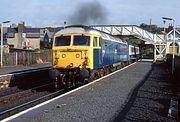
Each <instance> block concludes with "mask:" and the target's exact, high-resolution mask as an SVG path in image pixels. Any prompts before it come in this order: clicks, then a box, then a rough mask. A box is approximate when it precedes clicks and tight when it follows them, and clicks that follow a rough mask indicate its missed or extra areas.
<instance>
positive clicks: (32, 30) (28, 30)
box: [23, 28, 40, 33]
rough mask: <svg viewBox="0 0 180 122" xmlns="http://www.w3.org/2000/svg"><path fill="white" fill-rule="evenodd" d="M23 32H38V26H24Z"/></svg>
mask: <svg viewBox="0 0 180 122" xmlns="http://www.w3.org/2000/svg"><path fill="white" fill-rule="evenodd" d="M23 33H40V28H24V29H23Z"/></svg>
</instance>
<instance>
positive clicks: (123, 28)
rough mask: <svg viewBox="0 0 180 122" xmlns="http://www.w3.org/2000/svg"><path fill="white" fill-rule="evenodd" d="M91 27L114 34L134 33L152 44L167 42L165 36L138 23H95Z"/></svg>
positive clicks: (133, 34)
mask: <svg viewBox="0 0 180 122" xmlns="http://www.w3.org/2000/svg"><path fill="white" fill-rule="evenodd" d="M91 27H93V28H95V29H97V30H100V31H104V32H106V33H109V34H112V35H132V36H135V37H137V38H139V39H141V40H143V41H145V42H148V43H150V44H155V43H164V42H165V39H164V36H162V35H158V34H153V33H151V32H148V31H146V30H143V29H142V28H140V27H138V26H136V25H93V26H91Z"/></svg>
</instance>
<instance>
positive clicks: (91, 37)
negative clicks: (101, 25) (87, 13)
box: [49, 26, 139, 86]
mask: <svg viewBox="0 0 180 122" xmlns="http://www.w3.org/2000/svg"><path fill="white" fill-rule="evenodd" d="M135 52H136V53H135ZM138 55H139V48H138V47H134V46H132V45H128V43H127V42H126V41H123V40H121V39H120V38H117V37H115V36H112V35H110V34H107V33H105V32H102V31H98V30H96V29H92V28H90V27H88V26H67V27H65V28H64V29H62V30H60V31H59V32H57V33H56V34H55V36H54V40H53V44H52V70H51V71H50V73H49V74H50V77H51V78H52V79H54V80H55V81H56V82H55V83H56V86H57V85H64V86H71V85H76V84H78V83H84V82H89V80H92V79H94V78H98V77H101V76H102V75H106V74H108V73H110V72H112V71H114V70H116V69H119V68H121V67H122V66H124V65H126V64H128V63H129V62H131V61H132V60H134V59H137V58H138Z"/></svg>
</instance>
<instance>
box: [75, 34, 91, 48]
mask: <svg viewBox="0 0 180 122" xmlns="http://www.w3.org/2000/svg"><path fill="white" fill-rule="evenodd" d="M73 45H74V46H89V45H90V36H74V42H73Z"/></svg>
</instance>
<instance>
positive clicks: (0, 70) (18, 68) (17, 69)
mask: <svg viewBox="0 0 180 122" xmlns="http://www.w3.org/2000/svg"><path fill="white" fill-rule="evenodd" d="M50 66H51V64H50V63H46V64H34V65H30V66H8V67H2V68H0V76H1V75H6V74H13V73H17V72H22V71H27V70H33V69H38V68H44V67H50Z"/></svg>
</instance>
